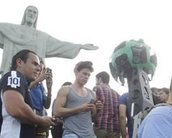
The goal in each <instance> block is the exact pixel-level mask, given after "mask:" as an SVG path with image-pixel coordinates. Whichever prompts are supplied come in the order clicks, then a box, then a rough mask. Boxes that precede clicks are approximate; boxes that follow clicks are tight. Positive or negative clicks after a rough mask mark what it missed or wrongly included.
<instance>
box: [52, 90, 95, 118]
mask: <svg viewBox="0 0 172 138" xmlns="http://www.w3.org/2000/svg"><path fill="white" fill-rule="evenodd" d="M68 93H69V87H62V88H61V89H60V90H59V92H58V94H57V97H56V100H55V104H54V109H53V110H54V115H55V116H56V117H67V116H72V115H74V114H77V113H80V112H88V111H91V110H93V108H95V106H94V104H89V103H85V104H82V105H80V106H77V107H74V108H65V107H64V106H65V104H66V99H67V95H68Z"/></svg>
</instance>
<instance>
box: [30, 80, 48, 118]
mask: <svg viewBox="0 0 172 138" xmlns="http://www.w3.org/2000/svg"><path fill="white" fill-rule="evenodd" d="M31 98H32V105H33V109H35V110H36V111H37V113H38V114H39V115H43V110H44V101H46V100H47V96H46V94H45V89H44V86H43V84H42V83H39V84H38V85H37V86H35V87H33V88H32V89H31Z"/></svg>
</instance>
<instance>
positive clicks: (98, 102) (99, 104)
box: [95, 100, 103, 110]
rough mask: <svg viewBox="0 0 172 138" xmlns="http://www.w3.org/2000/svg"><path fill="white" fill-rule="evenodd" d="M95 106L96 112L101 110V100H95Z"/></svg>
mask: <svg viewBox="0 0 172 138" xmlns="http://www.w3.org/2000/svg"><path fill="white" fill-rule="evenodd" d="M95 105H96V109H97V110H101V109H102V108H103V103H102V101H101V100H97V101H96V102H95Z"/></svg>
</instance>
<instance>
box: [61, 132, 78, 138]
mask: <svg viewBox="0 0 172 138" xmlns="http://www.w3.org/2000/svg"><path fill="white" fill-rule="evenodd" d="M62 138H79V136H77V135H76V134H73V133H71V134H65V135H64V136H63V137H62Z"/></svg>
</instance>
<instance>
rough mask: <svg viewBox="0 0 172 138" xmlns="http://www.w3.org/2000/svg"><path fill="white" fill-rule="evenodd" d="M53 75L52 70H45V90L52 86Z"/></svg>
mask: <svg viewBox="0 0 172 138" xmlns="http://www.w3.org/2000/svg"><path fill="white" fill-rule="evenodd" d="M52 78H53V74H52V70H51V69H50V68H47V69H46V85H47V88H48V89H49V88H51V87H52V84H53V79H52Z"/></svg>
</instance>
